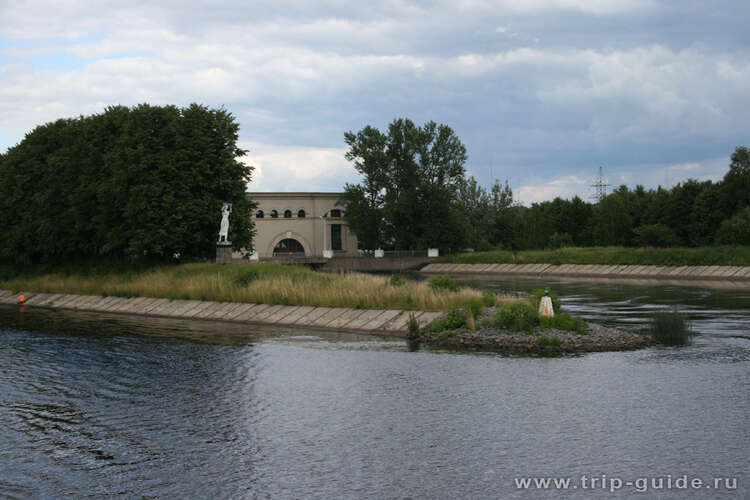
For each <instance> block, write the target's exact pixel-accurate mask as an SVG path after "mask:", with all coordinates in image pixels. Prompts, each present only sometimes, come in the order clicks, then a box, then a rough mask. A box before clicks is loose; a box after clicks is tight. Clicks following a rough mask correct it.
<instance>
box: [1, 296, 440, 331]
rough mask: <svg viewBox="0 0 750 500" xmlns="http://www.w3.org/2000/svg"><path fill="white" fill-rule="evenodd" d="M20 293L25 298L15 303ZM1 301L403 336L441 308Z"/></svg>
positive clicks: (38, 299) (122, 299) (150, 300)
mask: <svg viewBox="0 0 750 500" xmlns="http://www.w3.org/2000/svg"><path fill="white" fill-rule="evenodd" d="M21 296H24V297H25V301H24V302H23V303H19V299H20V297H21ZM0 304H5V305H18V306H22V307H27V306H28V307H31V308H34V307H39V308H45V309H65V310H74V311H89V312H102V313H113V314H123V315H132V316H148V317H162V318H176V319H196V320H210V321H223V322H232V323H247V324H257V325H267V326H283V327H293V328H294V327H296V328H315V329H325V330H335V331H347V332H353V333H362V332H364V333H379V334H387V335H394V336H399V337H404V338H405V337H406V333H407V329H408V322H409V317H410V315H412V314H413V315H414V316H415V317H416V319H417V321H418V322H419V326H420V328H425V327H427V326H428V325H430V324H431V323H432V322H433V321H434V320H436V319H437V318H438V317H440V316H441V315H442V314H443V313H442V312H435V311H409V310H401V309H349V308H343V307H315V306H287V305H269V304H255V303H247V302H214V301H200V300H183V299H175V300H172V299H164V298H156V297H131V298H125V297H115V296H111V295H110V296H101V295H76V294H62V293H34V292H19V293H12V291H10V290H0Z"/></svg>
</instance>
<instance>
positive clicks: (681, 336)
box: [650, 307, 693, 345]
mask: <svg viewBox="0 0 750 500" xmlns="http://www.w3.org/2000/svg"><path fill="white" fill-rule="evenodd" d="M650 333H651V338H652V339H654V340H655V341H656V342H659V343H660V344H664V345H686V344H689V343H690V341H691V339H692V337H693V331H692V330H691V328H690V323H689V322H688V321H687V320H686V319H685V316H684V315H683V314H681V313H680V312H679V311H678V310H677V308H676V307H675V308H674V309H672V310H671V311H662V312H658V313H656V314H654V317H653V318H652V320H651V332H650Z"/></svg>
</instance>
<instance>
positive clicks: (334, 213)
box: [331, 208, 341, 217]
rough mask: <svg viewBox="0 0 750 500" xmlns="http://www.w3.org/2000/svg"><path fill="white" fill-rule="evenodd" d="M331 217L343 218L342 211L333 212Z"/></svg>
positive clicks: (335, 210)
mask: <svg viewBox="0 0 750 500" xmlns="http://www.w3.org/2000/svg"><path fill="white" fill-rule="evenodd" d="M331 217H341V210H339V209H338V208H334V209H333V210H331Z"/></svg>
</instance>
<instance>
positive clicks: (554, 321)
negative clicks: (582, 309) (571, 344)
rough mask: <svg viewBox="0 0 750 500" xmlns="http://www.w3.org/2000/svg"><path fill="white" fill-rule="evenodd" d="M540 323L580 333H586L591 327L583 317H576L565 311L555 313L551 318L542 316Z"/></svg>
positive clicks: (548, 326)
mask: <svg viewBox="0 0 750 500" xmlns="http://www.w3.org/2000/svg"><path fill="white" fill-rule="evenodd" d="M539 325H540V326H541V327H542V328H559V329H560V330H568V331H570V332H576V333H577V334H578V335H586V334H587V333H588V332H589V327H588V325H587V324H586V322H585V321H584V320H583V319H581V318H574V317H573V316H571V315H570V314H568V313H564V312H561V313H558V314H555V315H554V316H553V317H551V318H544V317H540V318H539Z"/></svg>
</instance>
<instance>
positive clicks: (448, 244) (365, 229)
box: [342, 119, 470, 249]
mask: <svg viewBox="0 0 750 500" xmlns="http://www.w3.org/2000/svg"><path fill="white" fill-rule="evenodd" d="M344 139H345V141H346V144H347V146H348V149H347V152H346V158H347V159H348V160H349V161H351V162H352V163H353V164H354V168H355V169H357V171H358V172H359V173H360V174H361V175H362V181H361V182H360V183H359V184H347V185H346V186H345V188H344V194H343V196H342V201H343V202H345V203H346V205H347V210H346V212H345V217H346V219H347V223H348V224H349V227H350V228H351V229H352V231H354V233H355V234H356V235H357V238H358V239H359V240H360V242H361V244H362V246H364V247H366V248H376V247H379V246H380V247H390V248H396V249H414V248H427V247H441V248H458V247H460V246H461V245H462V244H463V237H462V231H460V230H459V231H457V230H456V229H457V228H459V227H460V226H461V225H462V224H466V223H470V221H467V220H465V219H464V218H462V214H461V213H460V212H459V211H458V210H457V209H456V201H457V193H458V188H459V184H460V183H461V181H462V180H463V177H464V163H465V162H466V148H465V147H464V145H463V144H462V143H461V141H460V140H459V139H458V137H457V136H456V135H455V133H454V132H453V130H452V129H451V128H450V127H448V126H447V125H438V124H436V123H435V122H428V123H426V124H424V125H422V126H418V125H415V124H414V123H413V122H412V121H411V120H408V119H397V120H394V121H393V122H391V123H390V124H389V126H388V132H387V133H383V132H380V131H379V130H378V129H376V128H374V127H370V126H367V127H365V128H363V129H362V130H360V131H359V132H357V133H353V132H347V133H346V134H344Z"/></svg>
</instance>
